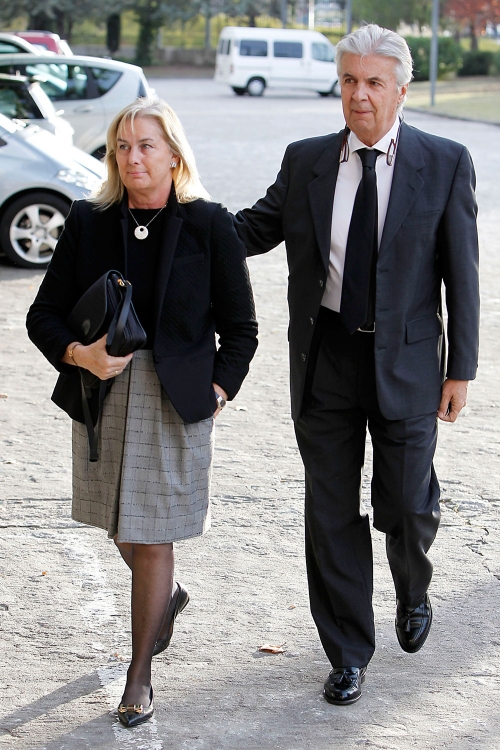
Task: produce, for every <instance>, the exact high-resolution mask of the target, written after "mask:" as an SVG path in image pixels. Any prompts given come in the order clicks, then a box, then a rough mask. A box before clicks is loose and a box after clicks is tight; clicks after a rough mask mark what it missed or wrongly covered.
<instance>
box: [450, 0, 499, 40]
mask: <svg viewBox="0 0 500 750" xmlns="http://www.w3.org/2000/svg"><path fill="white" fill-rule="evenodd" d="M445 13H446V15H447V16H448V17H449V18H450V19H451V20H452V21H453V22H454V23H455V24H456V25H457V27H458V28H459V29H463V28H467V29H468V30H469V34H470V41H471V44H470V46H471V49H473V50H477V47H478V44H477V42H478V37H479V35H480V34H481V32H482V31H484V29H485V28H486V24H487V23H488V22H491V23H498V22H499V21H500V0H447V3H446V6H445Z"/></svg>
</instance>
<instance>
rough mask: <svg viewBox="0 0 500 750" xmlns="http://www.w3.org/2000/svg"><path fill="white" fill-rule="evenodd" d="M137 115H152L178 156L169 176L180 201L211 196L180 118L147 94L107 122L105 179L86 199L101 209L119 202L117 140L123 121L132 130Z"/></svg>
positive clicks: (122, 189) (120, 182) (120, 181)
mask: <svg viewBox="0 0 500 750" xmlns="http://www.w3.org/2000/svg"><path fill="white" fill-rule="evenodd" d="M136 117H152V118H153V119H155V120H156V122H157V123H158V125H159V126H160V128H161V130H162V132H163V136H164V138H165V140H166V142H167V143H168V145H169V146H170V149H171V151H172V152H173V153H174V154H175V156H177V157H178V164H177V167H176V168H175V169H172V179H173V182H174V186H175V193H176V196H177V200H178V201H179V203H190V202H191V201H194V200H196V199H197V198H203V199H204V200H209V199H210V196H209V194H208V193H207V191H206V190H205V188H204V187H203V185H202V184H201V181H200V176H199V174H198V170H197V168H196V161H195V158H194V154H193V151H192V149H191V146H190V145H189V143H188V140H187V138H186V134H185V132H184V128H183V127H182V124H181V121H180V120H179V118H178V117H177V115H176V114H175V112H174V110H173V109H172V108H171V107H169V106H168V104H167V103H166V102H164V101H162V100H161V99H150V98H143V99H136V101H135V102H133V103H132V104H129V105H127V106H126V107H124V108H123V109H122V111H121V112H119V113H118V114H117V115H116V117H115V118H114V120H113V122H112V123H111V125H110V126H109V128H108V134H107V138H106V156H105V157H104V163H105V165H106V170H107V176H106V180H105V181H104V182H103V183H102V185H101V186H100V188H98V189H97V190H96V191H95V192H94V193H93V194H92V195H91V197H90V198H89V200H90V201H91V202H92V203H94V204H95V205H97V206H99V207H100V208H101V209H105V208H109V206H112V205H113V204H114V203H119V202H120V201H121V199H122V198H123V195H124V192H125V186H124V184H123V182H122V180H121V178H120V174H119V172H118V165H117V163H116V144H117V140H118V138H119V137H120V134H121V132H122V131H123V126H124V124H125V123H126V122H130V125H131V127H132V130H133V128H134V120H135V118H136Z"/></svg>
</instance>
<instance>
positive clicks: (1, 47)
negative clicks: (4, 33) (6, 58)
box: [0, 41, 26, 55]
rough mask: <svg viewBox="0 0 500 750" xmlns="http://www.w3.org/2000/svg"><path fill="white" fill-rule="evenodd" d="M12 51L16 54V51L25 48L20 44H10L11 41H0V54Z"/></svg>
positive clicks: (7, 53) (8, 53) (22, 50)
mask: <svg viewBox="0 0 500 750" xmlns="http://www.w3.org/2000/svg"><path fill="white" fill-rule="evenodd" d="M13 52H15V53H16V54H17V53H18V52H26V50H25V49H24V48H23V47H21V45H19V46H18V45H17V44H12V42H4V41H1V42H0V55H11V54H12V53H13Z"/></svg>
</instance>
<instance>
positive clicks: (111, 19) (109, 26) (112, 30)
mask: <svg viewBox="0 0 500 750" xmlns="http://www.w3.org/2000/svg"><path fill="white" fill-rule="evenodd" d="M120 37H121V16H120V14H119V13H111V15H109V16H108V17H107V19H106V47H107V48H108V50H109V53H110V54H111V55H114V54H115V52H118V50H119V49H120Z"/></svg>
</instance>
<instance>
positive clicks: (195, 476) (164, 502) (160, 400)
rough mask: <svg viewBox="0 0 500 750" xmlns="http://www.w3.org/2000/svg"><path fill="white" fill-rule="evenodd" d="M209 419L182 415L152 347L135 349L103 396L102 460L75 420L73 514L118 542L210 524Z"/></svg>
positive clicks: (178, 534)
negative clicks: (171, 398)
mask: <svg viewBox="0 0 500 750" xmlns="http://www.w3.org/2000/svg"><path fill="white" fill-rule="evenodd" d="M213 430H214V420H213V419H212V417H210V418H209V419H205V420H203V421H201V422H195V423H193V424H188V423H185V422H183V421H182V419H181V417H180V416H179V415H178V414H177V412H176V411H175V409H174V407H173V406H172V404H171V403H170V401H169V399H168V397H167V395H166V393H165V391H164V390H163V388H162V387H161V384H160V381H159V379H158V376H157V374H156V371H155V368H154V364H153V356H152V352H151V351H149V350H142V351H138V352H136V353H135V354H134V357H133V359H132V361H131V362H130V364H129V365H128V366H127V367H126V368H125V370H124V371H123V372H122V373H121V374H120V375H118V377H117V378H115V382H114V383H113V387H112V388H111V390H110V392H109V394H108V395H107V397H106V400H105V402H104V407H103V413H102V422H101V430H100V435H99V461H97V462H96V463H90V462H89V458H88V457H89V453H88V451H89V449H88V441H87V431H86V429H85V425H82V424H80V423H79V422H73V508H72V517H73V518H74V519H75V520H76V521H80V522H81V523H86V524H90V525H92V526H98V527H99V528H102V529H105V530H107V532H108V536H109V537H110V538H111V537H114V536H115V535H116V534H117V535H118V537H117V538H118V541H120V542H132V543H134V542H135V543H138V544H163V543H166V542H175V541H178V540H179V539H187V538H190V537H194V536H200V535H201V534H203V533H204V532H205V531H207V530H208V529H209V527H210V502H209V500H210V477H211V469H212V458H213Z"/></svg>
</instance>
